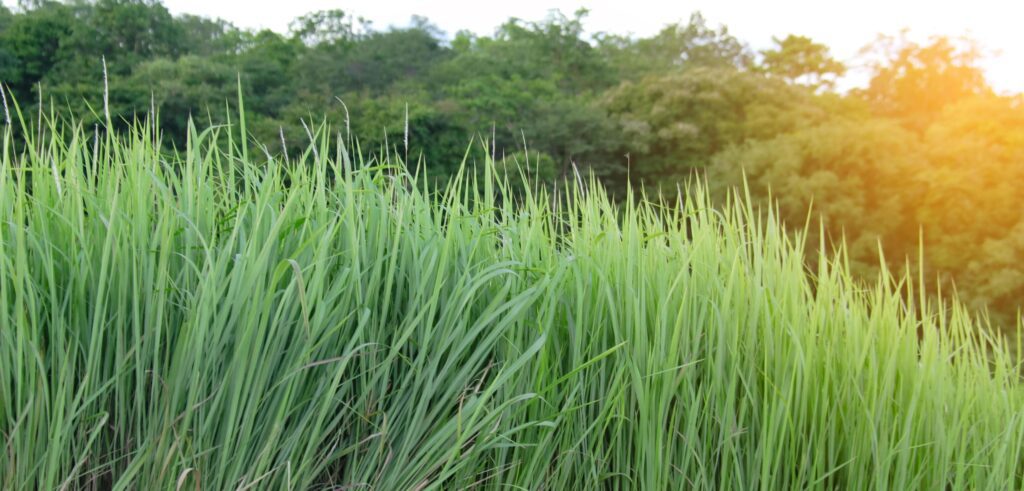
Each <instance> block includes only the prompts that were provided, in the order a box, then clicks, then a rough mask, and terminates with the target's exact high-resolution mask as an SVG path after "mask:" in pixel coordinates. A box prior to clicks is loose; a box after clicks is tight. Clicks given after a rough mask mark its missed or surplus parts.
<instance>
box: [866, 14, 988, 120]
mask: <svg viewBox="0 0 1024 491" xmlns="http://www.w3.org/2000/svg"><path fill="white" fill-rule="evenodd" d="M863 53H865V55H867V56H870V57H872V58H873V60H872V61H870V63H869V64H870V66H871V67H872V69H873V71H874V74H873V76H872V77H871V81H870V83H869V85H868V87H867V88H866V89H864V90H862V91H860V92H859V94H860V95H861V96H862V97H864V98H865V99H866V100H868V101H870V102H871V103H872V104H873V105H874V106H875V108H876V109H877V110H878V111H879V112H880V113H881V114H884V115H888V116H895V117H898V118H901V119H903V120H904V121H906V122H907V123H908V125H910V127H912V128H914V129H916V130H922V129H923V128H924V127H926V126H927V124H928V122H929V121H931V120H932V119H933V118H934V117H935V116H936V115H937V114H938V113H939V112H940V111H941V110H942V109H943V108H944V107H946V106H947V105H949V104H952V103H955V102H957V101H959V100H962V99H965V98H968V97H971V96H974V95H978V94H985V93H989V92H991V89H990V88H989V86H988V84H987V83H986V82H985V76H984V74H983V73H982V71H981V69H980V68H978V67H977V65H976V64H977V61H978V59H979V57H980V56H981V52H980V49H979V48H978V46H977V45H976V44H975V43H974V42H972V41H970V40H967V39H959V40H954V39H951V38H948V37H942V36H939V37H933V38H932V39H931V40H930V42H929V43H928V44H925V45H921V44H918V43H915V42H913V41H910V40H909V39H907V36H906V33H905V32H904V33H902V34H901V35H900V36H880V37H879V38H878V40H876V41H875V42H874V43H873V44H871V45H869V46H868V47H867V48H865V49H864V50H863Z"/></svg>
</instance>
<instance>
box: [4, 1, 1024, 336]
mask: <svg viewBox="0 0 1024 491" xmlns="http://www.w3.org/2000/svg"><path fill="white" fill-rule="evenodd" d="M18 5H19V6H18V7H17V8H14V9H13V10H8V9H6V8H4V7H2V6H0V85H2V86H3V87H4V88H5V89H7V94H6V95H8V96H9V95H12V94H13V95H14V96H15V98H17V100H18V101H20V102H21V103H22V107H23V108H24V109H25V113H26V114H36V113H37V112H38V111H40V110H42V112H43V113H44V114H46V113H50V112H56V113H58V114H60V115H62V116H63V117H69V118H74V119H76V120H78V121H81V122H82V123H83V125H84V126H86V127H91V126H92V125H94V124H101V125H102V124H104V123H105V116H104V111H103V110H101V108H103V107H104V106H106V107H108V108H109V112H110V113H111V115H112V121H113V123H114V124H115V125H117V126H119V127H120V128H121V129H122V130H123V129H126V128H127V127H128V126H129V125H130V122H131V121H133V120H134V118H135V117H136V115H140V114H147V113H150V112H154V108H155V109H157V110H158V112H159V119H160V125H161V127H162V128H163V129H164V130H165V135H164V138H163V140H162V143H163V145H164V146H165V147H167V148H172V147H174V146H176V147H177V148H183V146H184V145H185V143H186V142H185V139H186V135H187V128H186V126H185V125H186V122H187V121H188V120H189V117H193V118H194V119H195V120H196V121H201V122H202V124H201V125H202V126H208V125H211V124H224V123H226V122H227V121H226V120H225V114H226V111H225V101H231V100H234V99H235V96H234V94H235V91H236V85H237V84H238V82H239V81H240V82H241V84H242V86H243V89H244V91H245V93H246V94H247V99H246V118H247V120H248V128H249V131H250V132H252V133H253V135H255V136H256V138H257V140H258V141H260V142H263V143H264V144H266V150H267V151H269V152H271V153H272V154H274V155H275V156H279V157H281V158H284V156H285V155H286V154H290V155H291V156H295V155H297V154H299V153H300V152H302V151H303V150H304V147H305V145H306V142H308V139H307V136H306V129H305V128H304V126H315V125H316V124H317V123H319V122H320V121H321V120H322V118H324V117H325V116H326V118H327V120H328V121H332V122H334V123H335V124H337V125H338V126H339V127H342V126H348V127H349V128H350V129H351V131H352V133H353V134H358V135H360V137H361V139H362V142H363V144H364V145H363V148H364V149H367V150H372V151H374V152H377V151H378V150H379V153H381V154H386V153H387V152H389V151H393V150H394V148H395V147H396V146H399V147H403V152H402V155H403V156H405V155H406V154H408V158H409V160H410V161H411V162H418V159H419V158H420V157H422V158H423V162H424V165H425V166H426V167H427V168H429V170H430V175H431V176H432V177H433V178H436V179H439V180H444V179H449V178H451V176H453V175H454V174H455V173H456V172H457V171H458V169H459V163H460V162H461V161H462V156H463V153H464V150H465V148H466V146H467V144H468V143H469V142H470V141H473V140H474V139H475V138H478V137H479V136H480V135H484V136H486V138H487V139H488V140H489V141H490V142H491V144H492V145H493V147H494V149H495V154H496V155H498V156H501V155H506V156H518V157H519V158H520V159H522V158H523V157H524V155H525V153H527V152H529V153H530V154H531V156H532V160H533V162H534V164H535V167H536V173H535V179H536V180H537V182H538V183H540V184H543V185H545V186H548V187H555V186H561V185H563V184H564V182H565V181H567V180H572V178H573V171H572V169H573V167H574V166H575V167H577V168H579V169H581V172H582V173H584V174H588V173H590V172H592V173H593V174H594V175H595V176H596V177H597V178H598V179H599V180H600V181H601V183H602V185H603V186H604V187H605V189H607V190H608V192H609V193H610V194H611V195H612V196H613V197H614V199H615V200H616V201H620V200H622V199H624V198H625V190H626V189H627V188H629V187H631V188H633V189H640V188H647V189H649V190H651V193H652V194H655V193H656V192H657V190H674V189H676V187H677V186H679V185H681V184H683V183H685V182H687V181H688V180H690V179H693V178H697V179H705V178H706V179H707V182H708V185H709V190H708V191H709V195H710V196H711V198H712V199H713V200H714V201H715V202H716V203H720V202H722V201H724V200H725V199H726V198H727V197H728V195H729V193H730V190H731V189H733V188H735V187H737V186H741V185H742V184H743V175H744V174H745V175H746V176H747V179H748V182H749V184H750V187H749V191H750V198H751V200H752V202H753V203H756V204H758V205H760V206H766V205H768V204H770V203H772V200H773V199H777V200H778V201H777V205H778V207H779V208H778V211H779V215H780V218H781V219H782V222H783V223H785V224H786V225H787V227H788V229H789V230H790V231H791V232H797V231H801V230H802V228H803V226H804V224H805V222H806V218H807V213H808V208H809V207H810V206H811V204H812V203H813V205H814V213H815V218H817V217H819V216H820V217H821V219H822V221H823V223H824V225H825V226H824V228H823V229H822V230H821V231H822V232H824V235H825V236H826V238H827V240H826V242H827V244H828V246H829V247H828V248H829V249H831V248H832V247H834V246H835V244H837V243H838V242H839V240H840V239H841V238H843V237H845V238H846V241H847V244H848V246H849V247H848V254H849V258H850V261H851V271H852V272H853V273H854V274H855V275H857V276H859V277H861V278H865V279H868V280H871V279H872V278H874V276H875V275H876V274H877V272H878V267H877V266H878V246H879V244H881V245H882V246H883V248H884V250H885V252H886V257H887V258H888V261H889V264H888V267H889V268H891V269H893V270H895V271H900V272H901V273H902V272H903V268H904V267H905V266H906V265H907V264H909V265H910V266H911V271H909V273H910V274H911V275H913V276H918V275H920V274H923V275H924V276H926V277H927V282H926V284H927V285H928V286H929V287H930V293H931V294H935V293H937V292H938V289H937V288H935V286H936V285H941V286H942V290H943V291H945V292H952V291H954V290H959V291H960V299H961V300H962V301H963V302H965V304H967V305H969V306H970V307H971V308H972V309H973V310H975V311H976V312H982V311H985V310H986V309H987V310H988V311H989V312H990V313H991V314H992V318H993V320H994V321H995V322H996V323H997V324H999V325H1001V326H1003V327H1004V328H1005V329H1006V331H1008V332H1009V331H1013V330H1014V329H1015V328H1016V325H1017V323H1018V318H1019V315H1018V309H1019V308H1020V306H1021V299H1022V298H1024V210H1022V208H1021V207H1020V206H1019V205H1018V204H1019V203H1020V202H1021V201H1022V200H1024V191H1022V189H1024V188H1022V187H1021V186H1020V185H1018V183H1019V182H1021V180H1022V179H1024V100H1022V98H1021V95H1020V94H1019V93H1003V94H1001V93H999V92H997V91H996V90H994V89H993V88H992V87H990V85H989V83H988V81H987V80H986V79H985V76H984V75H985V74H984V72H983V71H982V70H981V69H980V68H979V64H980V63H981V61H982V60H984V59H985V58H986V57H987V56H988V55H989V52H988V51H986V49H985V48H993V49H996V48H999V47H998V46H990V47H982V46H978V45H976V44H975V43H973V42H971V41H970V40H964V39H957V38H942V37H937V38H932V39H921V38H919V37H915V36H914V35H913V34H914V33H910V34H909V35H907V34H906V33H903V34H898V35H894V36H882V37H880V38H878V39H876V40H873V41H872V40H871V39H864V40H863V41H864V43H865V44H866V45H867V46H866V48H865V51H864V53H863V54H862V55H860V56H858V57H855V58H852V59H843V60H837V59H836V58H835V57H834V55H833V53H831V51H830V50H829V47H828V46H826V45H824V44H821V43H820V42H816V41H815V40H812V39H809V38H807V37H805V36H801V35H800V34H801V33H785V32H780V33H778V35H779V36H778V38H776V39H775V40H774V42H773V43H772V44H771V45H770V46H764V47H762V48H763V49H754V48H752V47H751V46H749V45H748V44H746V43H745V42H744V40H743V39H742V34H743V33H735V32H732V31H730V30H729V29H727V28H726V27H724V26H719V25H716V24H715V23H713V22H711V21H709V20H708V19H705V18H704V17H702V16H701V15H700V14H699V13H697V14H694V15H693V16H692V17H690V18H689V19H679V20H675V19H665V21H666V25H665V26H664V28H663V29H661V30H660V31H658V32H657V33H654V34H652V35H649V36H646V37H637V36H622V35H617V34H614V33H602V32H594V31H593V29H589V28H588V25H587V13H586V12H585V11H580V12H576V13H574V14H569V15H566V14H563V13H560V12H557V11H553V12H552V13H551V14H550V15H549V16H548V17H546V18H543V19H509V20H508V21H507V22H505V23H503V24H502V25H500V26H496V27H495V29H494V31H493V33H490V34H474V33H471V32H468V31H458V32H452V33H445V32H442V31H441V30H440V29H439V28H438V27H437V26H435V25H433V24H431V23H430V22H429V20H427V19H425V18H421V17H413V18H412V19H411V20H410V22H409V23H408V24H407V25H404V26H397V27H388V26H374V25H373V24H372V23H370V22H368V21H366V20H365V19H362V18H360V17H358V14H359V12H349V11H341V10H328V11H321V12H312V13H310V14H308V15H305V16H302V17H300V18H297V19H295V21H294V22H293V23H292V24H291V29H290V30H289V31H288V32H273V31H269V30H263V31H250V30H246V29H240V28H237V27H236V26H233V25H231V24H230V23H229V22H226V21H223V20H220V19H206V18H202V17H197V16H194V15H179V16H173V15H171V13H170V12H168V10H167V9H166V8H165V7H164V6H163V5H162V4H161V3H160V1H159V0H95V1H93V0H67V1H61V2H58V1H53V0H25V1H21V2H18ZM779 8H783V7H781V6H780V7H779ZM651 15H657V14H656V13H651ZM673 20H674V21H675V22H671V21H673ZM668 22H671V23H668ZM456 27H460V26H456ZM848 67H849V69H850V70H853V71H854V72H855V73H854V74H853V79H854V80H856V79H864V80H866V83H865V84H864V86H863V87H851V83H850V80H851V79H844V78H843V76H844V74H846V73H847V71H848ZM857 70H859V71H857ZM105 84H106V85H109V88H110V90H109V92H108V97H107V99H104V86H105ZM228 104H229V105H232V106H233V104H230V103H228ZM231 110H232V111H235V112H237V110H238V108H237V107H233V108H232V109H231ZM279 142H280V143H279ZM406 149H407V152H406V151H405V150H406ZM249 150H250V151H252V152H258V153H262V150H261V149H259V148H256V147H253V148H250V149H249ZM818 232H819V230H818V229H817V228H812V233H814V234H817V233H818ZM809 243H810V244H811V246H812V249H811V250H809V251H808V253H809V254H811V255H812V256H813V255H814V254H817V252H816V251H814V250H813V247H816V246H817V245H818V244H819V241H818V240H817V238H813V239H812V240H809ZM921 245H924V255H923V257H920V258H919V255H918V251H919V250H920V246H921ZM908 257H909V258H910V260H909V261H908ZM936 280H938V281H936Z"/></svg>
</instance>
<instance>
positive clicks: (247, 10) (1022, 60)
mask: <svg viewBox="0 0 1024 491" xmlns="http://www.w3.org/2000/svg"><path fill="white" fill-rule="evenodd" d="M2 1H3V2H4V3H5V4H6V5H12V4H13V3H15V1H16V0H2ZM164 5H166V6H167V8H168V9H170V10H171V12H173V13H175V14H180V13H192V14H199V15H204V16H208V17H221V18H224V19H226V20H228V21H231V22H232V23H234V24H235V25H238V26H240V27H246V28H270V29H274V30H276V31H280V32H285V31H286V30H287V28H288V24H289V22H291V20H292V19H294V18H295V17H298V16H300V15H302V14H305V13H308V12H312V11H316V10H323V9H331V8H340V9H342V10H344V11H345V12H347V13H350V14H354V15H357V16H362V17H365V18H367V19H369V20H371V21H373V24H374V26H375V27H376V28H378V29H383V28H385V27H388V26H392V25H394V26H404V25H407V24H408V22H409V18H410V16H411V15H413V14H416V15H422V16H425V17H427V18H429V19H430V20H431V21H432V22H433V23H434V24H436V25H438V26H439V27H440V28H441V29H442V30H444V31H446V32H448V34H449V35H452V34H454V33H455V31H457V30H459V29H469V30H471V31H474V32H476V33H479V34H491V33H493V31H494V28H495V27H497V26H498V25H499V24H501V23H502V22H503V21H505V20H506V19H508V18H509V17H513V16H514V17H519V18H523V19H527V20H539V19H541V18H543V17H544V16H545V15H546V14H547V12H548V10H549V9H553V8H558V9H561V10H562V12H565V13H566V14H571V13H572V12H573V11H575V10H576V9H578V8H580V7H586V8H588V9H589V10H590V16H589V17H588V20H587V27H588V30H590V31H593V32H596V31H606V32H614V33H618V34H626V33H632V34H636V35H641V36H646V35H650V34H653V33H655V32H657V31H658V30H659V29H660V28H661V27H662V26H664V25H665V24H667V23H670V22H675V21H679V20H682V21H685V20H686V19H688V18H689V16H690V13H691V12H693V11H697V10H699V11H701V12H702V13H703V14H704V16H705V18H706V19H707V20H708V22H709V24H711V25H712V26H717V25H718V24H725V25H726V26H728V27H729V29H730V31H731V32H732V33H733V35H735V36H736V37H738V38H739V39H740V40H741V41H743V42H746V43H748V44H749V45H750V46H751V47H752V48H754V49H761V48H765V47H768V46H769V45H770V43H771V37H772V36H773V35H777V36H784V35H785V34H789V33H793V34H801V35H806V36H810V37H811V38H813V39H815V40H816V41H818V42H822V43H824V44H826V45H828V46H829V47H831V48H832V50H833V53H834V55H835V56H836V57H837V58H839V59H842V60H844V61H848V62H849V61H853V60H852V58H853V57H854V56H855V55H856V53H857V50H858V49H860V48H861V47H862V46H864V45H865V44H867V43H868V42H870V41H872V40H873V39H874V38H875V35H876V34H878V33H885V34H895V33H897V32H898V31H899V30H900V29H902V28H909V29H910V33H911V36H912V37H913V38H915V39H919V40H923V39H925V38H927V36H930V35H934V34H945V35H951V36H958V35H964V34H966V35H969V36H971V37H973V38H974V39H976V40H978V41H979V42H980V43H981V44H982V46H983V47H984V48H986V49H988V50H992V51H997V53H996V54H995V56H994V57H992V58H990V59H988V60H987V61H985V62H984V63H983V65H984V67H985V69H986V71H987V74H988V77H989V81H990V82H991V83H992V84H993V85H994V86H995V87H996V88H997V89H999V90H1001V91H1012V92H1024V0H859V1H855V0H841V1H837V0H684V1H666V0H618V1H608V0H602V1H578V0H499V1H484V0H477V1H472V0H432V1H426V0H373V1H369V0H349V1H336V0H335V1H331V0H250V1H246V0H164Z"/></svg>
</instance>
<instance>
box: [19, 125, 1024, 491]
mask: <svg viewBox="0 0 1024 491" xmlns="http://www.w3.org/2000/svg"><path fill="white" fill-rule="evenodd" d="M44 126H48V129H47V128H46V127H43V128H42V130H41V133H39V134H49V135H50V136H49V137H42V138H40V137H32V138H24V139H19V140H18V141H15V139H14V138H12V137H11V136H10V135H11V133H10V132H8V133H7V136H6V137H5V139H4V149H3V161H2V166H0V445H2V447H0V487H2V488H3V489H13V490H35V489H116V490H121V489H205V490H214V489H216V490H219V489H275V490H276V489H338V490H340V489H380V490H405V489H417V490H423V489H461V488H487V489H492V488H493V489H651V490H653V489H758V488H761V489H883V490H884V489H892V490H905V489H993V490H1006V489H1019V488H1020V487H1021V486H1022V482H1024V453H1022V451H1024V389H1022V387H1021V385H1020V382H1019V380H1018V367H1017V366H1016V365H1015V361H1014V360H1016V359H1018V355H1019V351H1020V349H1019V347H1013V348H1012V351H1011V347H1010V346H1008V345H1007V344H1006V343H1004V342H1002V341H999V340H996V339H992V338H989V337H987V335H986V334H984V333H985V331H984V330H982V329H981V328H980V326H979V325H978V323H977V322H976V321H975V320H973V319H972V318H971V316H970V315H968V314H967V313H966V312H965V311H964V310H963V309H962V308H961V307H960V306H959V305H958V304H956V303H951V304H945V305H940V304H929V303H928V302H927V301H926V300H925V299H918V298H917V297H916V296H915V294H914V293H913V292H915V291H920V288H918V287H917V286H915V283H917V282H916V281H910V280H907V279H899V278H891V277H885V278H882V279H880V280H879V282H878V283H877V284H876V285H874V286H871V287H864V286H863V285H861V284H859V283H857V282H855V281H854V280H853V279H851V277H850V274H849V272H848V269H847V267H846V266H845V265H844V264H843V260H842V256H841V255H839V256H837V257H838V259H837V258H829V257H825V256H822V257H821V258H819V260H818V261H817V266H816V268H817V269H816V270H814V271H808V270H807V269H806V266H805V264H806V263H807V261H806V258H805V257H804V255H803V253H802V251H803V250H804V247H803V244H801V243H800V242H801V240H802V239H801V238H800V237H797V238H796V239H795V240H794V239H792V238H787V237H788V236H787V234H786V233H785V231H784V230H783V228H782V226H781V225H780V223H779V222H778V221H777V220H776V219H775V218H774V217H773V215H772V213H771V210H766V211H765V212H763V213H761V212H756V211H754V210H752V209H751V207H750V206H749V205H747V203H746V201H745V200H743V199H738V200H736V201H735V202H734V203H731V204H728V205H727V206H724V207H720V208H718V209H717V210H716V209H715V208H712V207H711V205H710V203H709V202H708V200H707V198H706V197H705V196H704V194H702V192H701V190H700V188H699V187H695V188H693V190H692V191H690V192H688V193H684V195H681V196H678V197H675V198H672V199H671V200H668V201H661V200H648V199H631V200H627V201H626V202H625V203H624V204H622V205H616V204H613V203H612V202H610V201H609V199H608V197H607V196H606V194H605V193H604V192H603V191H602V190H601V188H600V186H599V185H598V184H597V183H596V182H593V181H590V182H586V181H585V180H583V179H579V180H577V181H576V182H575V183H572V184H570V185H566V186H564V187H561V188H559V189H558V190H557V191H556V192H554V193H548V192H545V191H543V190H541V189H539V188H531V187H528V186H525V187H524V186H519V185H512V184H508V180H507V179H506V178H505V177H504V176H500V175H496V174H495V172H494V171H493V169H494V168H495V166H494V165H493V163H491V162H490V161H487V160H486V159H484V160H481V162H480V165H479V172H469V170H470V169H472V168H473V167H472V166H467V167H466V168H465V169H466V172H465V173H464V174H462V175H460V176H458V177H457V178H456V179H455V180H453V181H452V182H451V184H449V185H448V186H446V187H443V188H432V187H431V185H430V184H429V183H430V182H432V181H431V180H430V179H427V178H424V177H423V176H416V175H410V174H409V173H406V172H405V171H403V170H402V166H401V165H400V162H399V161H398V160H396V159H397V157H392V158H393V160H392V162H390V163H388V162H383V163H381V162H363V161H361V160H360V159H358V158H354V157H350V156H349V154H348V153H347V150H346V148H345V146H344V141H343V140H337V139H334V138H329V137H328V136H327V133H328V132H327V131H325V130H323V129H322V130H321V131H320V132H319V133H317V134H315V135H313V136H314V142H315V143H313V144H312V145H311V146H310V147H309V150H308V151H307V152H306V153H305V154H303V155H301V156H297V157H296V156H292V159H291V161H289V162H287V163H286V162H283V161H280V160H276V159H272V158H271V159H268V158H267V157H265V156H260V155H254V154H253V152H245V151H244V149H245V148H246V147H248V145H240V141H242V140H243V138H242V136H241V135H239V134H238V131H239V130H238V129H237V128H234V127H222V128H210V129H206V130H204V131H197V130H195V129H193V130H192V131H191V132H190V134H189V135H188V146H187V148H184V149H180V151H178V152H176V153H175V155H174V156H168V155H167V154H166V153H162V152H161V151H160V150H159V144H158V143H156V142H155V141H154V138H153V137H152V134H153V133H154V132H153V130H152V128H149V127H148V126H138V127H135V128H134V129H133V130H131V131H128V132H125V133H123V134H120V135H112V134H102V133H101V132H99V131H96V130H95V129H94V128H84V129H83V128H81V127H77V126H74V125H73V124H56V123H50V124H48V125H44ZM243 128H244V126H243ZM36 130H37V129H35V128H26V129H25V131H23V132H22V133H24V134H33V133H38V132H37V131H36ZM242 131H244V129H243V130H242ZM354 153H355V152H354ZM392 164H393V165H392ZM908 292H910V293H909V294H908ZM908 299H913V300H908Z"/></svg>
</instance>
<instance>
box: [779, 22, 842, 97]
mask: <svg viewBox="0 0 1024 491" xmlns="http://www.w3.org/2000/svg"><path fill="white" fill-rule="evenodd" d="M772 42H773V43H774V45H775V46H774V47H772V48H771V49H768V50H764V51H761V57H762V59H761V65H762V69H763V70H764V71H766V72H767V73H769V74H771V75H774V76H778V77H782V78H783V79H784V80H786V81H787V82H789V83H803V84H806V85H809V86H811V87H813V88H819V87H829V88H831V87H833V86H834V85H835V81H836V78H838V77H841V76H843V74H845V73H846V67H845V66H844V65H843V64H842V63H840V62H838V61H836V60H835V59H834V58H832V55H831V54H830V53H829V49H828V46H825V45H824V44H819V43H815V42H814V41H812V40H811V38H809V37H806V36H796V35H793V34H790V35H788V36H786V37H785V38H783V39H779V38H777V37H773V38H772Z"/></svg>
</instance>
